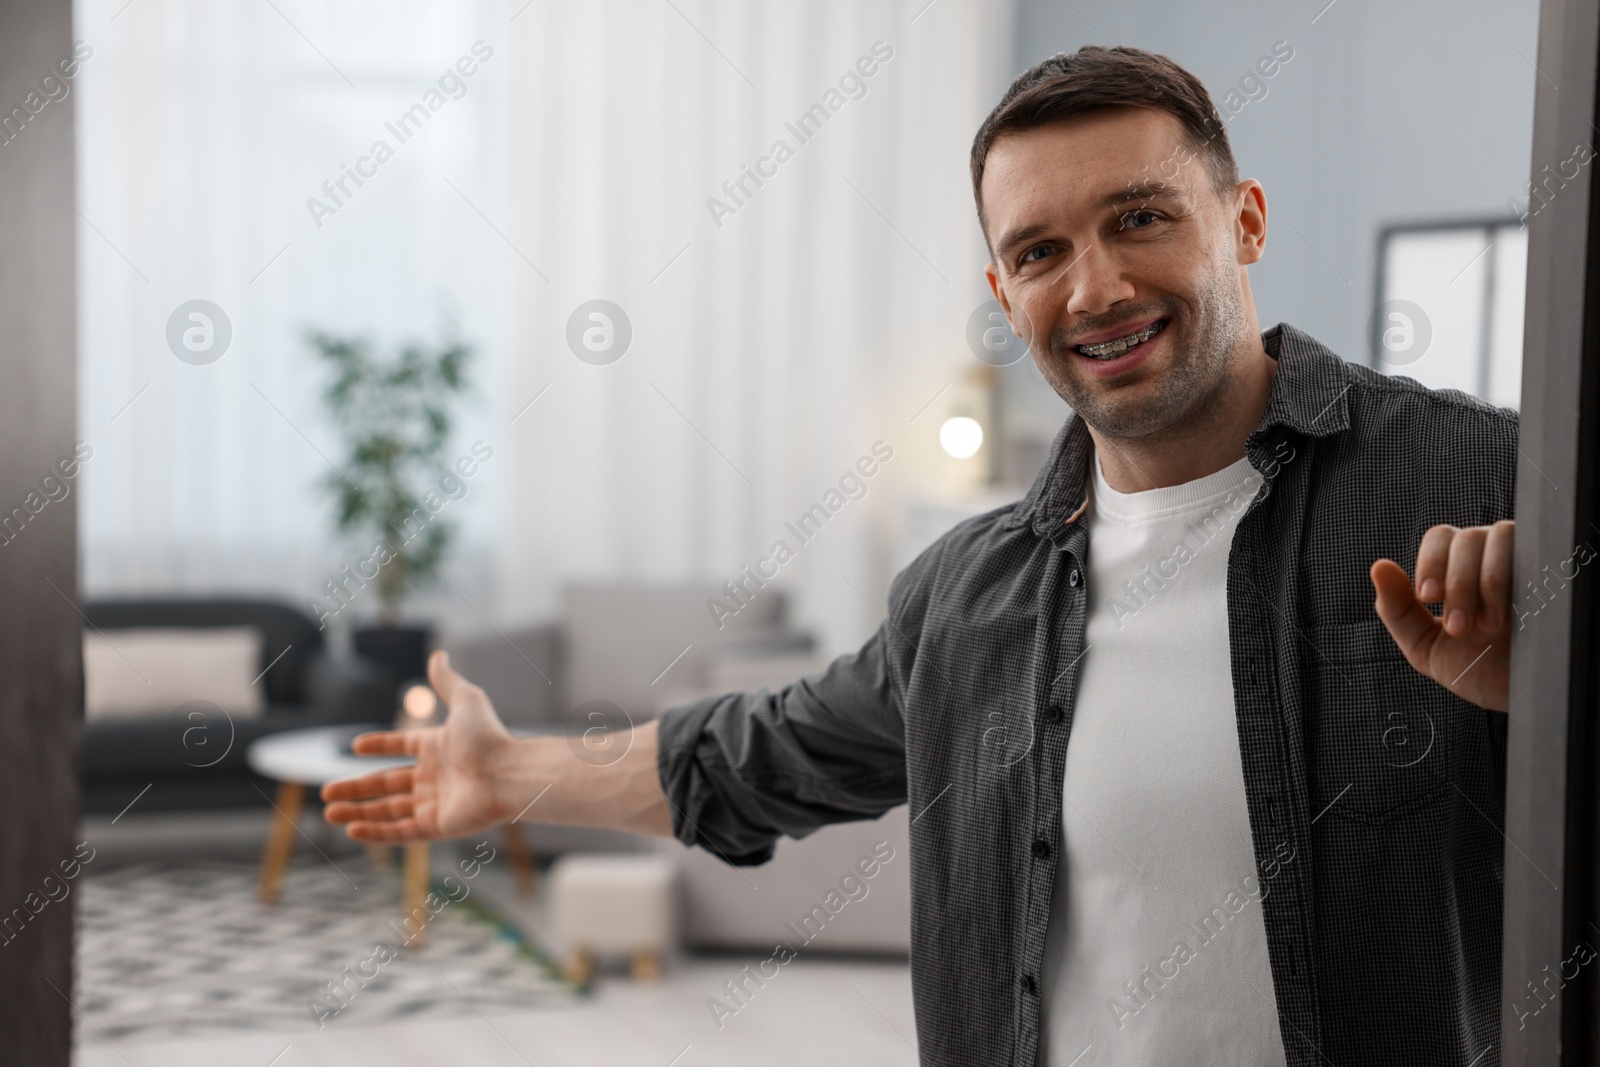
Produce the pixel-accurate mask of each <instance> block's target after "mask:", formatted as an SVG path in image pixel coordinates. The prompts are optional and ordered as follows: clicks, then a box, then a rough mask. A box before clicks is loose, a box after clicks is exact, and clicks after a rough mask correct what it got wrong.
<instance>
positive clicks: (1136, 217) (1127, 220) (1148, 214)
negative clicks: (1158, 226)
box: [1122, 208, 1161, 230]
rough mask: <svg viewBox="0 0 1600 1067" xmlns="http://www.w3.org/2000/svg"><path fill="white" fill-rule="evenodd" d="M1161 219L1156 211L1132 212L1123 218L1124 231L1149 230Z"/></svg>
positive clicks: (1141, 210)
mask: <svg viewBox="0 0 1600 1067" xmlns="http://www.w3.org/2000/svg"><path fill="white" fill-rule="evenodd" d="M1160 218H1161V216H1160V215H1157V214H1156V213H1155V212H1154V211H1147V210H1144V209H1142V208H1141V209H1140V210H1138V211H1130V212H1128V213H1127V214H1126V215H1124V216H1122V226H1123V229H1128V230H1143V229H1148V228H1149V226H1150V225H1151V224H1152V223H1154V222H1156V221H1157V220H1158V219H1160Z"/></svg>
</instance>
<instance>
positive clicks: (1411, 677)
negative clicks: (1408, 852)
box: [1302, 620, 1462, 823]
mask: <svg viewBox="0 0 1600 1067" xmlns="http://www.w3.org/2000/svg"><path fill="white" fill-rule="evenodd" d="M1308 640H1309V642H1310V644H1311V645H1312V648H1311V649H1310V650H1309V651H1308V654H1307V655H1306V656H1305V657H1303V659H1302V664H1303V670H1304V677H1305V679H1306V685H1305V690H1304V691H1305V693H1306V696H1307V706H1306V717H1305V736H1306V740H1307V744H1308V746H1309V748H1310V751H1309V753H1308V759H1307V769H1308V772H1309V775H1310V784H1311V813H1312V815H1313V817H1315V818H1318V819H1323V818H1327V819H1343V820H1350V821H1357V822H1366V823H1388V822H1392V821H1394V820H1396V819H1399V818H1403V817H1405V816H1406V815H1408V814H1410V813H1412V812H1413V811H1415V810H1416V809H1418V808H1419V807H1421V806H1423V805H1424V804H1425V803H1426V802H1427V801H1428V800H1430V799H1431V798H1433V797H1434V795H1435V794H1437V793H1440V792H1447V791H1449V790H1450V788H1451V785H1452V768H1453V767H1454V766H1455V762H1456V748H1457V746H1458V745H1459V744H1460V734H1461V731H1462V723H1461V702H1460V701H1459V700H1458V699H1456V698H1455V697H1454V696H1452V695H1451V694H1450V692H1449V691H1448V690H1447V689H1445V688H1444V687H1443V686H1441V685H1439V684H1438V683H1437V682H1435V681H1433V680H1432V679H1431V678H1428V677H1426V676H1425V675H1423V674H1422V673H1420V672H1419V671H1417V670H1416V669H1414V668H1413V667H1412V666H1411V665H1410V664H1409V663H1407V662H1406V661H1405V657H1404V656H1402V655H1401V654H1400V651H1399V649H1398V648H1396V647H1395V646H1394V641H1393V639H1392V638H1390V636H1389V633H1388V631H1387V630H1385V629H1384V628H1383V624H1382V623H1381V622H1378V621H1376V620H1374V621H1373V622H1371V623H1356V624H1352V625H1349V626H1329V627H1322V628H1320V629H1318V630H1316V631H1313V632H1312V633H1311V634H1309V635H1308Z"/></svg>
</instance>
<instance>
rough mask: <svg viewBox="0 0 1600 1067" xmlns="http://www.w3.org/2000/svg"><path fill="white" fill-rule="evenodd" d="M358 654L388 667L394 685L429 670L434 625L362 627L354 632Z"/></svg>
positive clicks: (422, 675)
mask: <svg viewBox="0 0 1600 1067" xmlns="http://www.w3.org/2000/svg"><path fill="white" fill-rule="evenodd" d="M352 640H353V642H354V644H355V649H356V654H357V655H359V656H364V657H365V658H367V659H370V660H374V661H375V662H377V663H380V664H382V665H383V666H384V667H385V668H387V669H388V671H389V673H390V675H391V676H392V677H393V681H394V684H395V688H396V689H398V688H399V686H400V683H401V682H404V681H407V680H409V679H411V678H423V677H426V676H427V673H428V650H429V648H430V647H431V646H432V644H433V628H432V627H431V626H392V627H390V626H362V627H359V628H357V629H356V631H355V633H354V634H353V635H352Z"/></svg>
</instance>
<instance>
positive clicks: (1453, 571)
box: [1442, 526, 1489, 637]
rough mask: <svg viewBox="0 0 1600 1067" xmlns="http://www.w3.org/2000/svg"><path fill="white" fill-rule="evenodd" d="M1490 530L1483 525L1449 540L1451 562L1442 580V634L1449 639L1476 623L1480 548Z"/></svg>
mask: <svg viewBox="0 0 1600 1067" xmlns="http://www.w3.org/2000/svg"><path fill="white" fill-rule="evenodd" d="M1488 539H1489V531H1488V529H1486V528H1485V527H1482V526H1473V527H1470V528H1469V529H1465V530H1457V531H1456V534H1455V536H1454V537H1452V538H1451V539H1450V562H1449V564H1448V565H1447V568H1446V571H1445V579H1444V614H1443V615H1442V618H1443V620H1444V631H1445V633H1447V634H1449V635H1450V636H1452V637H1461V636H1462V635H1464V634H1466V633H1469V632H1470V631H1471V630H1472V628H1473V627H1474V626H1476V625H1477V621H1478V610H1479V607H1480V601H1479V598H1478V583H1479V580H1480V579H1481V578H1482V577H1483V548H1484V544H1485V542H1487V541H1488Z"/></svg>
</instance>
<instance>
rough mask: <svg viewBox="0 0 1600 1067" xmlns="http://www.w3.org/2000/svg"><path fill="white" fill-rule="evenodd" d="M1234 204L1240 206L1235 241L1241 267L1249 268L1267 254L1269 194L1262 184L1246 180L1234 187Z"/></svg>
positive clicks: (1236, 218) (1235, 222) (1235, 220)
mask: <svg viewBox="0 0 1600 1067" xmlns="http://www.w3.org/2000/svg"><path fill="white" fill-rule="evenodd" d="M1241 194H1242V195H1241ZM1234 203H1235V204H1237V205H1238V214H1237V216H1236V217H1235V219H1234V240H1235V242H1236V244H1237V246H1238V260H1239V265H1240V266H1249V265H1250V264H1251V263H1255V262H1256V261H1258V260H1259V259H1260V258H1261V257H1262V256H1263V255H1265V254H1266V250H1267V194H1266V191H1265V190H1263V189H1262V188H1261V183H1260V182H1258V181H1256V180H1255V179H1254V178H1246V179H1245V180H1244V181H1242V182H1240V183H1239V184H1238V185H1236V186H1234Z"/></svg>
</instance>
